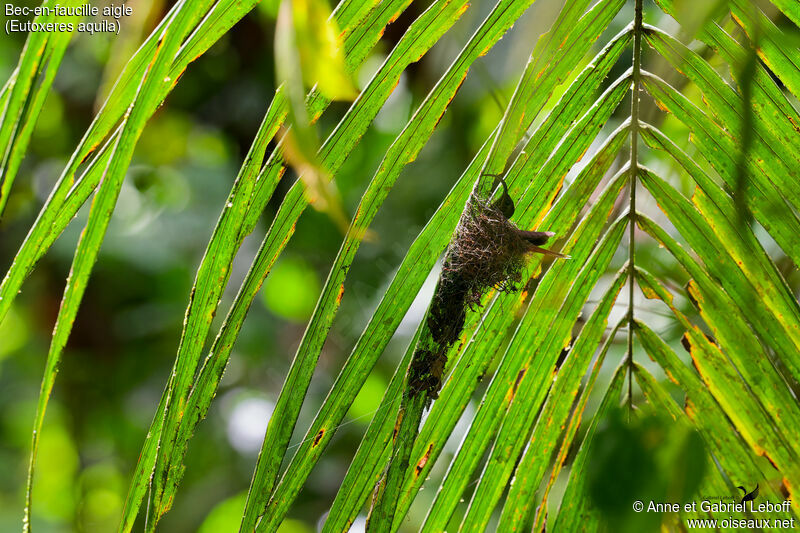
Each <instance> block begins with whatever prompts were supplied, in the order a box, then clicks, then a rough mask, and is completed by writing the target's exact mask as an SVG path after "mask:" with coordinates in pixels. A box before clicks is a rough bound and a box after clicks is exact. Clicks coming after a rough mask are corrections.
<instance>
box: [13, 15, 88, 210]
mask: <svg viewBox="0 0 800 533" xmlns="http://www.w3.org/2000/svg"><path fill="white" fill-rule="evenodd" d="M50 3H51V2H50V1H49V0H48V1H45V2H43V3H42V7H50V6H49V4H50ZM75 4H77V2H76V1H74V0H71V1H69V2H66V5H67V6H72V5H75ZM74 21H75V17H60V16H56V15H54V14H53V13H52V12H48V13H47V14H43V15H39V16H37V17H35V18H34V19H33V22H34V23H35V24H51V23H52V24H62V23H70V22H71V23H73V24H74ZM71 39H72V32H69V31H64V32H53V33H45V32H30V33H29V34H28V38H27V40H26V41H25V46H24V48H23V49H22V54H21V55H20V58H19V64H18V65H17V68H16V69H15V70H14V73H13V74H12V76H11V78H10V79H9V82H8V84H7V85H6V87H4V88H3V91H4V95H3V99H2V105H0V109H2V118H0V147H2V159H0V217H2V214H3V211H4V210H5V207H6V205H7V204H8V196H9V194H10V192H11V186H12V185H13V183H14V178H15V177H16V174H17V171H18V170H19V166H20V164H21V163H22V159H23V157H24V156H25V151H26V150H27V148H28V143H29V141H30V138H31V133H33V128H34V126H35V125H36V121H37V120H38V118H39V114H40V113H41V111H42V106H44V102H45V99H46V98H47V93H48V92H49V91H50V88H51V87H52V85H53V79H54V78H55V76H56V73H57V72H58V67H59V66H60V65H61V59H62V58H63V57H64V51H65V50H66V49H67V45H68V44H69V42H70V40H71Z"/></svg>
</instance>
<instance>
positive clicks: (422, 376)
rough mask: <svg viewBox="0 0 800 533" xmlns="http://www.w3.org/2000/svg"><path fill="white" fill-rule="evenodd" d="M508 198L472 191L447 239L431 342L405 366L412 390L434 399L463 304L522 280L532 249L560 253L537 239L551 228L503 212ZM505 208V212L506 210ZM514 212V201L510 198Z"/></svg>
mask: <svg viewBox="0 0 800 533" xmlns="http://www.w3.org/2000/svg"><path fill="white" fill-rule="evenodd" d="M509 202H510V198H508V197H507V194H504V195H503V197H502V198H501V201H498V202H496V203H489V202H487V201H485V200H483V199H481V198H478V197H476V196H472V197H471V198H470V200H469V203H468V204H467V208H466V210H465V212H464V214H463V215H462V217H461V221H460V222H459V225H458V228H457V229H456V234H455V238H454V239H453V241H452V242H451V243H450V247H449V248H448V250H447V254H446V256H445V260H444V266H443V269H442V274H441V276H440V278H439V283H438V285H437V288H436V294H435V295H434V297H433V301H432V302H431V308H430V310H429V313H428V318H427V324H426V325H427V326H428V329H429V331H430V334H431V339H432V341H433V343H434V345H435V346H433V347H432V348H433V349H418V350H417V352H415V354H414V360H413V361H412V364H411V368H410V369H409V387H410V389H411V393H412V394H416V393H417V392H420V391H422V390H426V391H427V392H428V394H429V397H430V398H432V399H435V398H436V397H437V396H438V391H439V389H440V388H441V379H442V375H443V373H444V367H445V364H446V362H447V351H448V350H449V348H450V347H451V346H452V345H453V344H454V343H455V342H456V341H457V340H458V339H459V336H460V335H461V332H462V330H463V329H464V323H465V321H466V316H467V309H468V308H469V309H474V308H475V306H479V305H480V301H481V298H482V296H483V295H484V293H485V292H486V291H487V290H488V289H490V288H495V289H497V290H499V291H504V292H508V291H515V290H518V289H519V285H520V283H521V282H522V271H523V268H524V266H525V256H526V254H528V253H530V252H540V253H549V254H552V255H556V256H560V257H563V256H561V255H560V254H556V253H554V252H550V251H548V250H543V249H542V248H539V247H538V245H541V244H544V243H545V242H547V239H548V238H550V237H551V236H552V235H553V234H552V233H550V232H536V231H523V230H520V229H519V228H517V227H516V226H515V225H514V224H513V223H512V222H511V221H510V220H509V219H508V218H507V216H506V214H509V215H510V213H509V210H508V209H505V210H504V209H503V208H502V207H501V206H503V207H507V205H508V203H509ZM504 211H505V212H504ZM510 212H511V213H513V202H512V203H511V211H510Z"/></svg>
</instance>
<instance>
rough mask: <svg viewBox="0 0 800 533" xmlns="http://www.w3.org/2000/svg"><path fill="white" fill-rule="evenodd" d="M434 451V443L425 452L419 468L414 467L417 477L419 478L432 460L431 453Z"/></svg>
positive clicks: (418, 465) (418, 464)
mask: <svg viewBox="0 0 800 533" xmlns="http://www.w3.org/2000/svg"><path fill="white" fill-rule="evenodd" d="M432 451H433V443H430V444H428V449H427V450H425V455H423V456H422V459H420V460H419V462H418V463H417V466H416V467H414V473H415V475H417V476H419V475H420V474H421V473H422V469H423V468H425V465H426V464H428V460H429V459H430V458H431V452H432Z"/></svg>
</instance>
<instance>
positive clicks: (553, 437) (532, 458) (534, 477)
mask: <svg viewBox="0 0 800 533" xmlns="http://www.w3.org/2000/svg"><path fill="white" fill-rule="evenodd" d="M626 281H627V271H626V270H622V271H621V272H620V273H619V274H618V275H617V277H616V278H615V280H614V282H613V283H612V284H611V286H610V287H609V288H608V290H606V292H605V294H604V295H603V297H602V298H601V299H600V302H599V303H598V304H597V308H595V310H594V312H593V313H592V316H591V317H590V318H589V320H588V321H587V322H586V324H585V325H584V326H583V328H582V329H581V332H580V335H578V338H577V339H576V340H575V342H574V343H573V344H572V346H570V347H569V348H568V352H567V356H566V359H565V360H564V361H562V362H561V363H560V365H559V367H558V371H557V372H558V373H557V374H556V376H555V378H554V380H555V381H554V383H553V386H552V388H551V389H550V391H549V392H548V394H547V398H546V400H545V403H544V406H543V407H542V411H541V413H540V414H539V415H538V418H537V420H536V425H535V427H534V430H533V433H532V435H531V437H530V439H529V442H528V446H527V448H526V449H525V451H524V453H523V455H522V457H521V458H520V460H519V463H518V464H517V466H516V467H515V472H514V477H513V479H512V481H511V486H510V488H509V492H508V496H507V497H506V501H505V504H504V505H503V512H502V514H501V515H500V522H499V523H498V526H497V527H498V530H501V531H517V530H520V529H522V528H524V527H525V524H527V523H528V521H529V519H530V518H531V513H532V511H533V509H534V504H535V502H536V500H535V495H536V494H535V492H536V489H537V488H538V486H539V484H540V483H541V481H542V477H543V476H544V474H545V472H546V470H547V468H548V467H549V466H550V463H551V459H552V455H553V453H552V452H554V451H555V450H556V445H557V444H558V439H559V437H560V436H561V433H562V430H563V429H564V428H565V427H567V425H568V422H569V427H570V428H573V426H574V427H575V429H577V423H579V421H580V417H581V414H582V411H583V407H585V401H586V399H587V398H588V393H589V392H590V391H591V389H592V386H593V385H594V382H595V380H596V379H597V374H598V372H599V370H600V367H601V366H602V364H603V361H604V360H605V356H606V353H607V352H608V348H609V347H610V346H611V344H612V342H613V341H614V337H615V335H616V332H617V329H618V327H619V326H617V327H615V328H612V329H611V331H610V332H609V333H608V335H607V337H606V342H605V343H602V340H603V336H604V335H605V334H606V332H607V331H608V328H607V326H608V315H609V313H610V312H611V308H612V307H613V306H614V304H615V302H616V300H617V296H618V295H619V292H620V290H622V286H623V285H624V284H625V282H626ZM601 344H602V347H601V346H600V345H601ZM598 347H600V353H599V355H598V356H597V359H596V360H595V362H594V366H593V369H592V373H591V377H590V378H589V380H588V382H587V384H586V387H585V388H584V390H583V393H582V394H581V399H580V402H581V403H580V404H579V405H578V406H577V407H576V409H575V414H574V416H575V417H577V420H576V422H575V423H573V422H572V421H570V420H569V418H570V412H571V410H572V406H573V404H574V402H575V399H576V397H577V396H578V393H579V389H580V386H581V380H582V379H583V377H584V375H585V374H586V371H587V369H588V368H589V364H590V363H591V362H592V358H593V356H594V354H595V352H596V351H597V350H598ZM573 438H574V432H572V434H570V432H569V430H568V431H567V434H566V435H565V438H564V441H563V443H562V445H561V448H562V450H565V449H568V448H569V444H570V442H571V441H572V439H573ZM560 464H561V461H558V460H557V461H556V463H555V466H554V468H558V465H560ZM543 501H544V499H543Z"/></svg>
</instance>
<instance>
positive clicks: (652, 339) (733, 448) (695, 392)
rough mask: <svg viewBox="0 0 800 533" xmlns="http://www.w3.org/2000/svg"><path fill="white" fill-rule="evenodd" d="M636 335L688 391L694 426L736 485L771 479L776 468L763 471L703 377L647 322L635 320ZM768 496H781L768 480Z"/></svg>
mask: <svg viewBox="0 0 800 533" xmlns="http://www.w3.org/2000/svg"><path fill="white" fill-rule="evenodd" d="M635 331H636V337H637V338H638V339H639V340H640V341H641V343H642V347H643V348H644V349H645V351H646V352H647V354H648V355H649V356H650V357H652V358H653V360H655V361H656V362H657V363H658V364H659V365H661V367H662V368H663V369H664V372H666V374H667V376H668V377H669V379H670V380H671V381H672V382H674V383H675V384H677V385H679V386H680V387H681V388H682V389H683V391H684V392H685V393H686V405H685V407H684V410H685V412H686V414H687V416H688V417H689V419H691V420H692V422H694V424H695V427H697V428H698V430H700V432H701V434H702V436H703V438H704V439H705V441H706V442H707V443H708V444H709V447H710V448H711V450H712V451H713V452H714V456H715V457H716V458H717V460H718V461H719V462H720V464H721V465H722V467H723V469H724V470H725V472H726V473H727V474H728V477H729V478H730V479H731V482H732V484H733V485H741V484H748V483H752V481H753V480H755V479H766V480H771V479H773V478H774V477H775V476H776V475H779V474H778V473H777V472H775V471H773V472H772V473H769V472H761V471H760V469H759V467H758V466H757V464H756V462H755V460H754V454H753V453H752V450H751V449H749V447H748V446H747V445H746V444H745V443H744V442H742V440H741V436H740V435H739V434H738V433H737V431H736V429H734V427H733V426H732V424H731V423H730V421H729V420H728V418H727V417H726V416H725V414H724V412H723V411H722V409H721V408H720V406H719V404H717V402H716V401H715V400H714V398H713V397H712V396H711V393H710V392H709V391H708V389H706V388H705V386H703V384H702V382H701V381H700V378H699V377H698V376H697V374H696V373H694V372H692V371H691V369H689V368H688V367H687V366H686V365H685V364H684V363H683V362H681V361H680V359H678V356H677V355H675V353H674V352H673V351H672V350H670V349H669V347H668V346H667V345H666V344H665V343H664V341H662V340H661V339H659V338H658V336H657V335H656V334H655V333H654V332H653V331H652V330H651V329H650V328H648V327H647V326H646V325H645V324H643V323H641V322H636V329H635ZM764 491H765V492H764V493H763V494H765V496H766V497H767V498H770V499H772V498H778V499H780V497H779V496H778V495H777V493H776V492H775V490H774V489H773V487H772V486H771V484H765V486H764Z"/></svg>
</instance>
